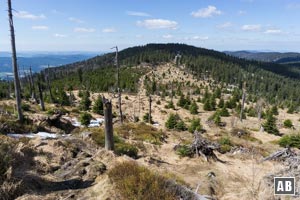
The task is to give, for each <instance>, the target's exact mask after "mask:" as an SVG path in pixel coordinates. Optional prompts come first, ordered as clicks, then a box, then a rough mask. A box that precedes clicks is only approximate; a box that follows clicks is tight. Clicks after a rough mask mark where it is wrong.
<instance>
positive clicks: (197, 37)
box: [192, 36, 208, 40]
mask: <svg viewBox="0 0 300 200" xmlns="http://www.w3.org/2000/svg"><path fill="white" fill-rule="evenodd" d="M192 39H193V40H208V36H194V37H192Z"/></svg>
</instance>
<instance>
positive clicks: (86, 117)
mask: <svg viewBox="0 0 300 200" xmlns="http://www.w3.org/2000/svg"><path fill="white" fill-rule="evenodd" d="M91 119H92V115H91V114H90V113H87V112H85V113H82V114H81V115H80V123H81V125H83V126H86V127H87V126H88V125H89V124H90V121H91Z"/></svg>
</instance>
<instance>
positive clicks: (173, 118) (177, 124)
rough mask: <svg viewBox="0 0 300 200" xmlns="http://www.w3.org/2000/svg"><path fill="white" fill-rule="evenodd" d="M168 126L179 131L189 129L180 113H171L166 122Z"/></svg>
mask: <svg viewBox="0 0 300 200" xmlns="http://www.w3.org/2000/svg"><path fill="white" fill-rule="evenodd" d="M165 126H166V128H168V129H176V130H178V131H185V130H187V128H186V125H185V123H184V122H183V121H182V120H181V119H180V117H179V115H177V114H176V115H175V114H170V116H169V118H168V120H167V121H166V123H165Z"/></svg>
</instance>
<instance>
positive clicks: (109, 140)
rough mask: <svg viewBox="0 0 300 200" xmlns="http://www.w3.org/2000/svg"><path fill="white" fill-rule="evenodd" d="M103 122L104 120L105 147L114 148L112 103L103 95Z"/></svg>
mask: <svg viewBox="0 0 300 200" xmlns="http://www.w3.org/2000/svg"><path fill="white" fill-rule="evenodd" d="M103 105H104V122H105V149H106V150H112V151H113V150H114V135H113V123H112V105H111V101H109V100H108V99H106V98H105V97H103Z"/></svg>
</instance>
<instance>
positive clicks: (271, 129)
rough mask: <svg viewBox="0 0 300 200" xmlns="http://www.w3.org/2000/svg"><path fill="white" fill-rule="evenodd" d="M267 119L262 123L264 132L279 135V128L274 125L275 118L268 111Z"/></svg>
mask: <svg viewBox="0 0 300 200" xmlns="http://www.w3.org/2000/svg"><path fill="white" fill-rule="evenodd" d="M266 118H267V121H266V122H265V123H264V124H263V125H262V126H263V127H264V129H265V131H266V132H268V133H270V134H274V135H279V130H278V129H277V127H276V118H275V117H273V115H272V114H271V113H268V114H267V116H266Z"/></svg>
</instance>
